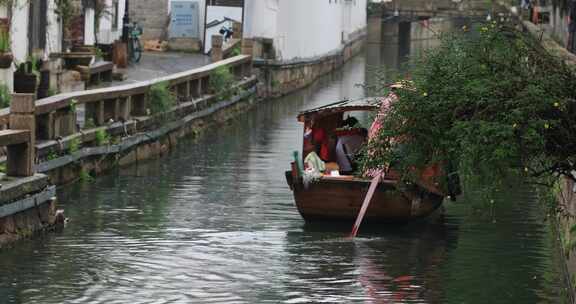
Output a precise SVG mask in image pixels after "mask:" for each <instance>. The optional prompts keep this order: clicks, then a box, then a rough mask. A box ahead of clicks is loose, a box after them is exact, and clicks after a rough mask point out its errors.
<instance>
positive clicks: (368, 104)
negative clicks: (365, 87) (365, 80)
mask: <svg viewBox="0 0 576 304" xmlns="http://www.w3.org/2000/svg"><path fill="white" fill-rule="evenodd" d="M381 102H382V97H366V98H361V99H355V100H342V101H339V102H335V103H331V104H327V105H324V106H321V107H318V108H315V109H311V110H306V111H303V112H300V114H298V121H300V122H304V121H307V120H311V119H313V118H317V117H322V116H327V115H331V114H334V113H342V112H350V111H377V110H378V108H379V107H380V104H381Z"/></svg>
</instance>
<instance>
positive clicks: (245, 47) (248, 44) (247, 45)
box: [242, 38, 254, 56]
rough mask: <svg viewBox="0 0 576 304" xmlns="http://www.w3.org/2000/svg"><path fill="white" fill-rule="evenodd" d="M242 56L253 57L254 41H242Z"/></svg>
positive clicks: (245, 39) (247, 39)
mask: <svg viewBox="0 0 576 304" xmlns="http://www.w3.org/2000/svg"><path fill="white" fill-rule="evenodd" d="M242 55H250V56H254V39H252V38H244V39H242Z"/></svg>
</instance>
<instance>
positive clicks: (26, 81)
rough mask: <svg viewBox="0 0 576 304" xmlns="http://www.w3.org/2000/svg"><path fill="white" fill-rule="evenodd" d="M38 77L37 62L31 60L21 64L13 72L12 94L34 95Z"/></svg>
mask: <svg viewBox="0 0 576 304" xmlns="http://www.w3.org/2000/svg"><path fill="white" fill-rule="evenodd" d="M39 75H40V74H39V69H38V60H36V59H34V58H31V59H30V60H28V61H27V62H24V63H21V64H20V66H19V67H18V69H17V70H16V71H15V72H14V92H15V93H28V94H36V89H37V88H38V78H39Z"/></svg>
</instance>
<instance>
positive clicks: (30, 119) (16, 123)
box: [6, 94, 36, 176]
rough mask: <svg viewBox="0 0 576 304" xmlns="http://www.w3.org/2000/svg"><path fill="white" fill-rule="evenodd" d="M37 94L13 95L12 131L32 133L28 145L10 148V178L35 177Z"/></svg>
mask: <svg viewBox="0 0 576 304" xmlns="http://www.w3.org/2000/svg"><path fill="white" fill-rule="evenodd" d="M35 101H36V100H35V94H13V95H12V102H11V104H10V129H12V130H26V131H29V132H30V140H29V141H28V143H25V144H19V145H14V146H10V147H9V148H8V163H7V166H6V173H7V174H8V175H9V176H32V175H34V153H35V143H36V116H35V113H34V112H35V110H36V105H35Z"/></svg>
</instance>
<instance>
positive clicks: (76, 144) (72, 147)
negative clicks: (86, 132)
mask: <svg viewBox="0 0 576 304" xmlns="http://www.w3.org/2000/svg"><path fill="white" fill-rule="evenodd" d="M81 143H82V142H81V141H80V138H79V137H76V138H73V139H72V140H71V141H70V144H69V146H68V153H70V154H72V153H74V152H76V151H78V150H79V149H80V144H81Z"/></svg>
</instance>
